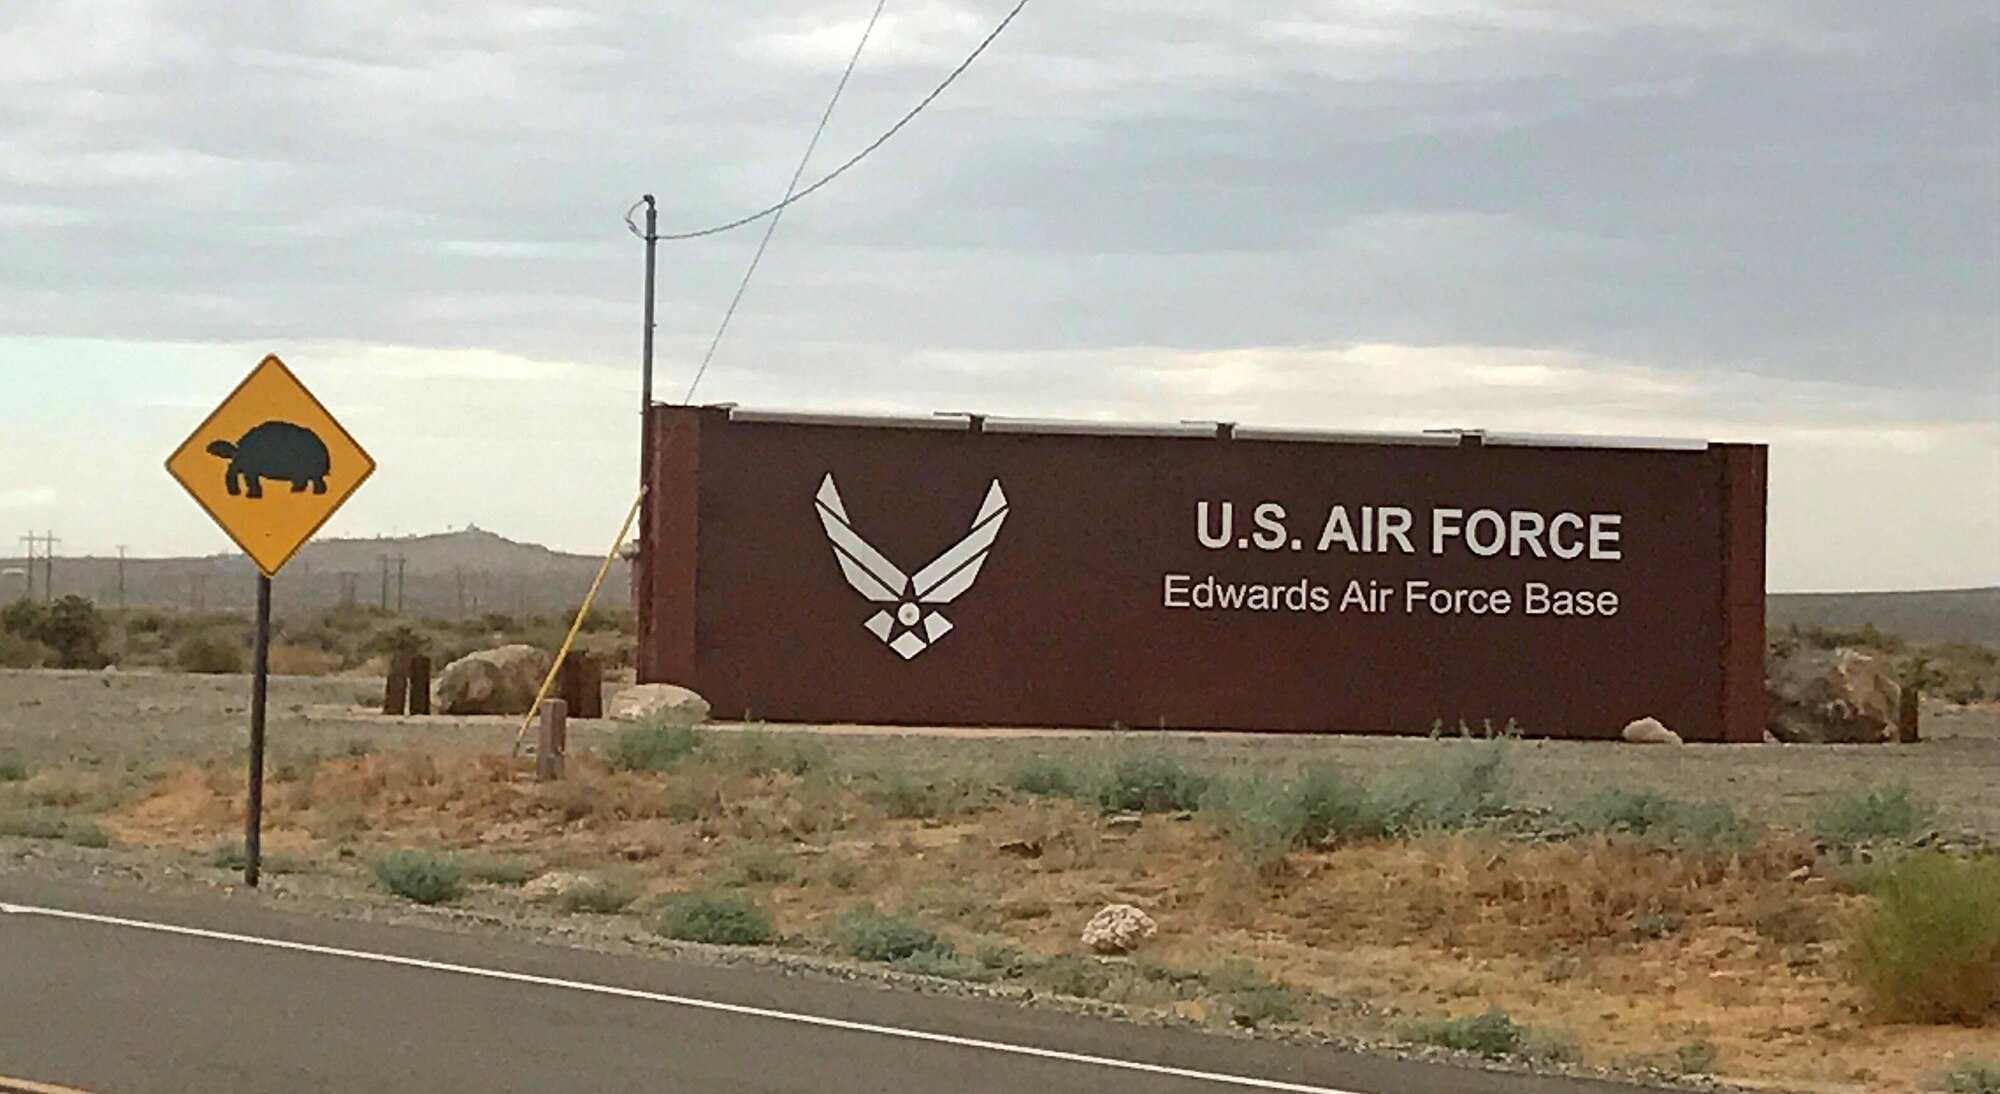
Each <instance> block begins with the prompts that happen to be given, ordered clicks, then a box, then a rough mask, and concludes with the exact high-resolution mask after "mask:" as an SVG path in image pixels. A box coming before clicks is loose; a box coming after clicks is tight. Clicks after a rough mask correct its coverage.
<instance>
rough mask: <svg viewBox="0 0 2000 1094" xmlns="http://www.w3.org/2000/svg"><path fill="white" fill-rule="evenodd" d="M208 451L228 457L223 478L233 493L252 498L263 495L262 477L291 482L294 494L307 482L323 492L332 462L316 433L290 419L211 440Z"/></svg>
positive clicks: (303, 489) (302, 489) (304, 486)
mask: <svg viewBox="0 0 2000 1094" xmlns="http://www.w3.org/2000/svg"><path fill="white" fill-rule="evenodd" d="M208 454H209V455H211V456H217V457H220V458H222V459H225V460H228V461H229V470H228V472H227V473H226V482H227V485H228V487H229V493H230V494H231V495H232V496H234V495H237V494H244V493H247V494H248V495H249V496H250V497H253V498H261V497H263V496H264V483H263V480H265V479H278V480H281V481H284V482H289V483H291V484H292V493H294V494H303V493H305V490H306V488H307V487H309V486H310V487H311V488H312V492H313V493H315V494H324V493H326V473H327V470H328V469H329V468H330V467H331V466H332V463H333V459H332V457H330V456H328V455H327V451H326V442H325V441H322V440H320V439H319V434H317V433H314V432H313V431H312V430H310V429H307V428H306V427H305V426H302V425H294V424H292V423H291V422H265V423H264V424H263V425H260V426H258V427H257V428H255V429H252V430H251V431H250V432H248V433H245V434H244V435H243V439H242V440H240V441H237V442H235V443H234V444H232V443H230V442H228V441H216V442H214V443H212V444H210V445H209V446H208ZM245 484H248V490H247V491H246V490H245Z"/></svg>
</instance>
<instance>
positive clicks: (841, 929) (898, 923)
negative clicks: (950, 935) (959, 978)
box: [834, 905, 957, 962]
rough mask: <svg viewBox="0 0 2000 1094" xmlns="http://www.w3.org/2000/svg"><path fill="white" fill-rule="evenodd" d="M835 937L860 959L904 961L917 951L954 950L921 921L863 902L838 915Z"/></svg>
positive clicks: (943, 953)
mask: <svg viewBox="0 0 2000 1094" xmlns="http://www.w3.org/2000/svg"><path fill="white" fill-rule="evenodd" d="M834 941H836V942H838V943H839V944H840V947H841V949H843V950H846V951H847V953H848V954H849V955H850V956H853V957H858V958H860V959H861V960H863V961H889V962H894V961H905V960H908V959H909V958H910V957H911V956H912V955H914V954H919V953H929V954H935V955H939V956H948V955H950V954H953V953H956V952H957V951H956V950H955V949H954V948H953V947H952V944H951V943H950V942H948V941H946V940H945V939H943V938H941V937H939V936H938V934H937V933H936V932H935V931H932V930H931V929H930V928H928V927H926V926H924V925H923V924H921V923H917V922H914V921H912V920H908V919H904V918H902V917H900V916H894V915H888V914H885V913H883V912H878V911H876V910H875V909H874V908H872V907H869V906H866V905H864V906H862V907H859V908H855V909H853V910H851V911H849V912H847V913H846V914H845V915H843V916H841V917H840V921H839V922H838V923H836V924H835V925H834Z"/></svg>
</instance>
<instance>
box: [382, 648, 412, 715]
mask: <svg viewBox="0 0 2000 1094" xmlns="http://www.w3.org/2000/svg"><path fill="white" fill-rule="evenodd" d="M409 702H410V659H409V658H408V657H407V656H405V655H403V654H400V653H399V654H396V655H394V656H392V657H390V658H389V684H388V687H387V689H386V691H385V694H384V695H383V696H382V713H384V714H392V715H399V714H402V713H403V712H404V711H405V710H406V709H408V707H409Z"/></svg>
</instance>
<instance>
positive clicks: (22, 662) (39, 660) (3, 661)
mask: <svg viewBox="0 0 2000 1094" xmlns="http://www.w3.org/2000/svg"><path fill="white" fill-rule="evenodd" d="M55 660H56V651H54V650H52V649H50V648H48V647H47V646H45V645H43V644H42V643H41V642H40V641H38V640H36V639H33V638H24V637H22V636H21V635H18V634H15V633H14V632H13V631H0V668H7V669H38V668H42V667H43V666H46V665H49V664H51V663H53V662H54V661H55Z"/></svg>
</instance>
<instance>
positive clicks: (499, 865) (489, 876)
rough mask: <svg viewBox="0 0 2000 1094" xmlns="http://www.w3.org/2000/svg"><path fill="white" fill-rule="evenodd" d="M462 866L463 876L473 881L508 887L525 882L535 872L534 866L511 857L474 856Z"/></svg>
mask: <svg viewBox="0 0 2000 1094" xmlns="http://www.w3.org/2000/svg"><path fill="white" fill-rule="evenodd" d="M463 867H464V870H465V876H466V877H467V878H469V879H471V880H473V881H477V882H482V883H484V884H487V885H504V886H507V887H508V888H513V887H514V886H517V885H525V884H527V882H528V879H529V878H531V877H534V876H535V873H536V871H535V868H534V866H532V865H530V864H529V863H526V862H522V861H521V860H519V859H511V858H476V859H471V860H469V861H467V862H465V863H463Z"/></svg>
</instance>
